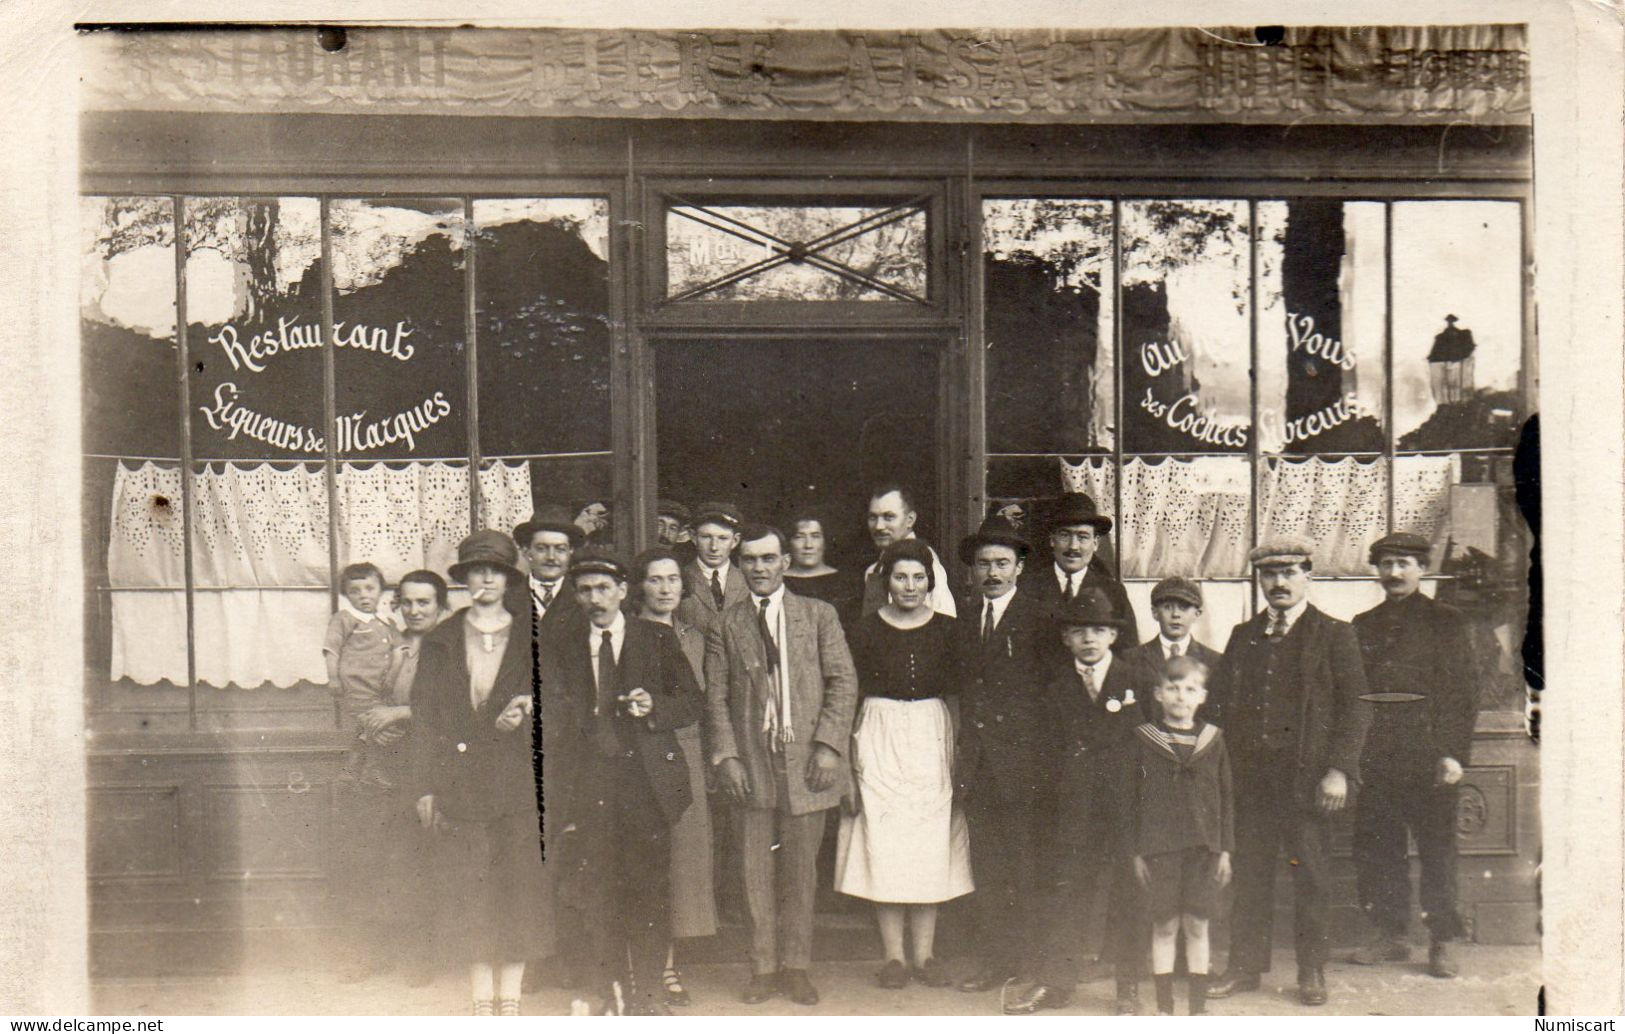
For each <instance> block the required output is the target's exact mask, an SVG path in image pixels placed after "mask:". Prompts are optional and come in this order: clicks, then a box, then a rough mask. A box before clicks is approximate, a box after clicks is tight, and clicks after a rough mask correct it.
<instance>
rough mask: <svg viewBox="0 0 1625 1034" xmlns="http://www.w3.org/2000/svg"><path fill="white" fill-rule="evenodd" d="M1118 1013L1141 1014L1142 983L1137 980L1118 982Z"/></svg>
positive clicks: (1122, 1014)
mask: <svg viewBox="0 0 1625 1034" xmlns="http://www.w3.org/2000/svg"><path fill="white" fill-rule="evenodd" d="M1117 1015H1119V1016H1138V1015H1140V985H1139V984H1138V983H1137V982H1135V981H1126V980H1120V981H1118V982H1117Z"/></svg>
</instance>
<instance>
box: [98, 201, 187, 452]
mask: <svg viewBox="0 0 1625 1034" xmlns="http://www.w3.org/2000/svg"><path fill="white" fill-rule="evenodd" d="M80 213H81V233H82V240H83V248H82V249H81V262H80V266H81V268H80V273H81V276H80V304H79V334H80V348H81V353H80V354H81V357H82V358H81V362H82V369H83V371H84V389H83V390H84V450H85V451H86V452H88V453H94V454H100V455H123V456H159V457H172V458H178V457H179V456H180V452H181V448H180V424H179V408H178V404H179V401H180V399H179V390H178V388H177V385H178V383H179V381H178V378H177V373H176V363H175V216H174V208H173V205H172V203H171V202H170V200H169V199H168V198H157V197H87V198H85V199H83V201H82V202H81V207H80Z"/></svg>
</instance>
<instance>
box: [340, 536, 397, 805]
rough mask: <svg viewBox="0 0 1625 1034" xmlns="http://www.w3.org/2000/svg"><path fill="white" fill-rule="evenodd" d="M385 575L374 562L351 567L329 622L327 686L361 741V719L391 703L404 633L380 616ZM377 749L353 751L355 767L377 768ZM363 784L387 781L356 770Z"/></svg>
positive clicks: (342, 580)
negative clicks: (397, 649)
mask: <svg viewBox="0 0 1625 1034" xmlns="http://www.w3.org/2000/svg"><path fill="white" fill-rule="evenodd" d="M385 588H386V585H385V582H384V573H383V572H382V571H380V570H378V568H377V567H375V566H374V565H372V564H367V563H360V564H351V565H350V566H348V567H346V568H345V569H344V571H343V573H342V574H340V575H339V590H340V592H341V596H340V597H339V609H338V610H337V611H335V612H334V613H333V617H332V619H331V620H329V621H328V623H327V636H326V638H325V639H324V640H323V641H322V654H323V656H324V658H325V659H326V661H327V684H328V686H330V687H331V688H332V690H333V695H334V696H335V697H337V698H338V699H339V700H340V702H341V704H342V707H343V709H344V719H345V722H346V724H347V725H349V726H350V727H351V728H352V729H353V730H354V733H355V736H356V738H357V739H358V740H361V741H363V742H370V737H369V736H368V730H366V729H365V728H364V727H363V724H362V719H361V716H362V715H364V714H366V713H367V712H368V711H371V710H372V709H373V708H375V707H377V706H379V705H381V704H388V703H390V702H391V701H390V700H388V699H386V696H387V691H388V687H389V679H388V677H387V676H388V674H389V667H390V663H391V661H392V659H393V658H394V656H395V646H396V644H397V642H398V641H399V639H400V634H399V633H398V632H397V631H396V629H395V626H394V625H392V624H390V623H389V622H387V621H385V620H384V619H383V618H382V617H381V616H379V614H378V604H379V602H380V601H381V600H382V599H383V595H384V589H385ZM376 753H377V752H376V751H364V750H363V751H352V759H351V760H352V763H353V764H352V766H350V767H352V768H354V767H355V763H359V765H360V767H361V768H362V769H366V768H369V767H372V766H370V765H369V764H368V759H370V758H371V757H372V756H373V755H375V754H376ZM348 774H349V775H350V776H352V777H354V778H357V779H360V780H361V781H362V782H366V781H368V779H369V778H378V779H383V780H384V781H385V783H386V784H387V781H388V780H387V777H385V776H384V775H383V773H382V772H381V770H380V771H377V772H367V771H364V770H363V771H351V772H349V773H348Z"/></svg>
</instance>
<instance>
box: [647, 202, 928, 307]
mask: <svg viewBox="0 0 1625 1034" xmlns="http://www.w3.org/2000/svg"><path fill="white" fill-rule="evenodd" d="M704 207H705V208H706V209H707V210H708V211H709V212H712V213H716V214H717V215H718V216H722V217H726V218H723V219H717V218H714V217H712V216H709V215H707V214H706V213H704V212H698V211H695V210H694V209H691V208H687V207H686V206H679V209H680V210H687V211H694V212H695V214H696V215H698V216H699V217H700V218H703V219H706V220H707V221H709V222H713V223H723V224H726V225H729V226H731V227H732V228H733V229H734V230H737V231H738V232H739V233H741V234H744V235H745V236H746V237H750V238H752V239H750V240H746V239H743V238H742V237H740V236H735V235H734V234H733V233H729V232H725V231H723V230H719V229H716V228H714V227H713V226H705V225H701V224H700V223H698V222H695V221H694V220H693V219H690V218H688V217H687V216H685V215H681V214H678V210H674V211H673V212H671V213H668V215H667V217H666V261H667V267H668V285H669V286H668V293H670V294H672V295H677V294H681V293H683V292H684V291H687V290H690V289H692V288H697V287H700V286H701V285H703V284H706V283H709V282H710V281H713V280H717V279H720V278H722V277H725V276H726V275H727V274H729V273H732V272H734V271H736V270H739V269H741V268H742V267H745V266H749V265H751V264H753V263H755V262H757V261H759V260H761V259H765V258H768V257H771V256H772V255H774V254H777V253H779V252H781V251H783V250H784V245H783V244H779V243H776V242H774V241H771V240H769V239H767V238H769V237H771V238H777V239H778V241H780V242H788V244H791V245H797V244H806V245H809V246H810V247H809V252H810V253H811V254H812V255H814V256H815V257H819V256H821V257H824V258H827V259H831V260H834V261H835V262H838V263H840V264H842V265H844V266H847V267H850V268H851V269H852V270H853V271H854V272H856V273H857V274H859V275H860V276H861V277H866V278H869V279H871V280H876V281H879V282H881V283H883V284H888V285H890V286H892V287H896V288H900V289H901V290H903V291H906V292H908V293H910V294H913V295H916V296H919V297H922V298H923V297H924V296H925V294H926V282H927V277H926V247H925V243H926V217H925V213H924V212H920V211H915V212H912V213H910V214H908V215H906V216H903V217H902V218H900V219H896V220H895V221H892V222H887V223H885V224H884V225H881V226H878V227H876V228H875V229H872V230H864V231H862V232H858V233H854V234H853V235H852V236H850V237H847V238H846V239H844V240H841V241H839V242H838V243H835V244H831V245H829V246H827V247H822V248H819V247H816V246H815V244H814V242H816V241H817V240H818V239H819V238H823V237H829V236H841V234H842V232H843V229H844V228H846V227H849V226H851V225H852V224H855V223H858V222H859V221H861V220H864V219H866V218H869V217H871V216H876V215H878V214H879V213H881V212H883V211H885V209H883V208H877V207H867V208H859V207H831V206H824V205H775V206H766V205H706V206H704ZM728 220H737V221H738V223H743V224H745V226H738V225H736V224H733V223H729V222H728ZM698 297H699V298H700V299H702V300H708V301H755V300H762V299H782V300H797V301H873V300H884V299H889V298H891V297H893V296H892V295H890V294H888V293H887V292H885V291H882V290H878V289H876V288H875V287H873V286H871V285H869V284H865V283H864V282H862V281H861V280H860V279H855V278H852V277H849V276H847V275H844V274H842V273H840V272H836V271H834V270H830V269H825V268H820V267H818V266H817V265H815V264H810V263H808V262H798V261H795V260H791V261H789V262H787V263H783V264H780V265H777V266H774V267H773V268H771V269H768V270H764V271H762V272H758V273H753V274H751V275H749V276H746V277H743V278H741V279H739V280H736V281H733V282H731V283H727V284H722V285H719V286H718V287H716V288H715V289H711V290H707V291H705V292H703V293H702V294H700V295H699V296H698Z"/></svg>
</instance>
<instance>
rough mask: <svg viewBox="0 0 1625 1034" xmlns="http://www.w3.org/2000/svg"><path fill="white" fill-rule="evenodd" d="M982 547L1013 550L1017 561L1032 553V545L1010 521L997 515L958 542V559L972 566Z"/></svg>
mask: <svg viewBox="0 0 1625 1034" xmlns="http://www.w3.org/2000/svg"><path fill="white" fill-rule="evenodd" d="M983 546H1004V547H1006V548H1009V549H1013V550H1015V551H1016V559H1017V560H1025V559H1027V554H1029V553H1031V552H1032V551H1033V547H1032V544H1031V543H1029V542H1028V541H1027V540H1026V539H1025V538H1024V537H1022V534H1021V532H1019V531H1017V530H1016V526H1015V525H1014V524H1011V523H1010V519H1009V518H1008V517H1001V516H999V515H998V514H994V515H993V516H991V517H989V518H987V519H986V520H984V521H982V526H981V527H980V528H977V529H976V533H975V534H974V535H966V536H965V538H964V539H963V540H961V541H960V543H959V559H960V560H962V561H964V562H965V563H966V564H967V565H968V564H974V563H975V562H976V551H977V550H978V549H980V548H982V547H983Z"/></svg>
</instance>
